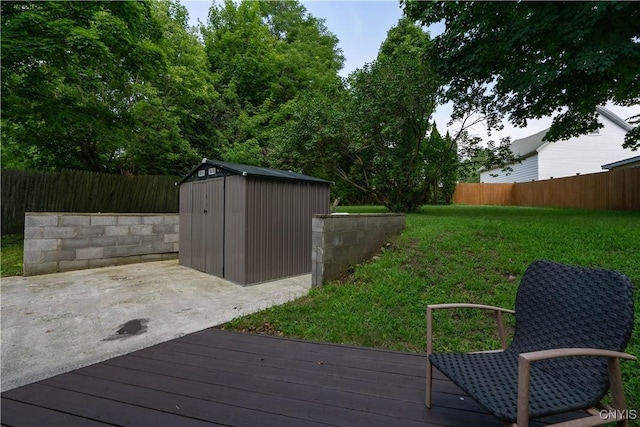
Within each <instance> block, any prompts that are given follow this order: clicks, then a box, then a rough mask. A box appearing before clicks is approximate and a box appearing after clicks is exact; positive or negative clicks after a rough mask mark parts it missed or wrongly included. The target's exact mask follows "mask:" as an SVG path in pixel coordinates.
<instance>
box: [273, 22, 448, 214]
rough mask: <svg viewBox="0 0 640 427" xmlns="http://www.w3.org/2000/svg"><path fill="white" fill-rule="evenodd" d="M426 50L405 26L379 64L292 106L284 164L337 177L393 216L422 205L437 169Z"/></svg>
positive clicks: (419, 35)
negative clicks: (431, 170)
mask: <svg viewBox="0 0 640 427" xmlns="http://www.w3.org/2000/svg"><path fill="white" fill-rule="evenodd" d="M429 43H430V39H429V35H428V34H427V33H424V32H423V31H422V30H421V29H420V28H419V27H417V26H415V25H413V24H412V23H410V22H409V21H406V20H402V21H400V22H399V23H398V25H397V26H396V27H394V28H393V29H391V30H390V31H389V33H388V37H387V40H386V41H385V42H384V43H383V44H382V46H381V48H380V52H379V55H378V59H377V60H376V61H374V62H372V63H370V64H366V65H365V66H364V67H363V68H362V69H359V70H356V71H354V72H353V73H352V74H351V75H350V76H349V78H348V79H347V80H346V81H345V82H343V83H334V84H333V85H329V86H327V87H325V88H323V89H322V90H316V91H314V92H309V95H308V96H303V97H301V98H300V99H299V102H296V103H294V104H290V105H289V106H290V108H291V117H290V120H289V121H288V124H287V126H285V127H283V128H282V129H281V133H280V134H279V139H280V140H281V141H283V143H282V147H283V148H282V150H281V151H280V152H279V155H280V156H281V157H282V159H283V161H288V162H290V163H289V164H290V165H291V164H298V165H305V167H308V168H309V169H310V170H314V169H315V170H317V171H319V172H320V173H323V175H324V174H329V175H330V176H337V177H338V178H339V181H342V182H346V183H349V185H351V186H352V187H353V188H357V189H358V190H359V191H360V192H361V194H362V195H364V197H363V198H365V199H368V200H371V201H375V202H376V203H379V204H382V205H384V206H386V207H388V208H389V209H390V210H392V211H394V212H407V211H413V210H415V209H417V207H418V206H420V205H421V204H423V203H424V201H425V200H426V198H427V193H428V191H427V187H428V184H427V181H426V173H427V164H428V161H430V160H431V161H434V162H435V161H437V160H435V159H429V160H428V159H427V157H426V156H427V150H428V144H429V140H428V132H429V130H430V128H431V123H430V117H431V114H432V112H433V110H434V108H435V99H436V93H437V91H438V87H439V82H438V80H437V76H436V75H435V74H434V73H433V72H432V67H431V63H430V61H429V60H428V58H427V57H426V56H425V55H422V53H421V52H423V51H424V50H425V49H426V47H427V44H429ZM287 166H288V165H287ZM321 176H322V175H321ZM325 176H326V175H325Z"/></svg>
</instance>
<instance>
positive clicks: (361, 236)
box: [356, 229, 370, 243]
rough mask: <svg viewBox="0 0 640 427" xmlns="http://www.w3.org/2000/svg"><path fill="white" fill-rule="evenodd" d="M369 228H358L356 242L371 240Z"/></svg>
mask: <svg viewBox="0 0 640 427" xmlns="http://www.w3.org/2000/svg"><path fill="white" fill-rule="evenodd" d="M369 235H370V233H369V230H360V229H358V230H356V243H360V242H366V241H367V240H369Z"/></svg>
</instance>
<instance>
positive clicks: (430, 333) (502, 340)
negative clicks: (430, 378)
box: [427, 303, 515, 355]
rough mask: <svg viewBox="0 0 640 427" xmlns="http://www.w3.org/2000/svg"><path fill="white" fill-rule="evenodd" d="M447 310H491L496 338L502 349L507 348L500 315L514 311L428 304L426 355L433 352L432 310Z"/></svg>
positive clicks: (476, 305)
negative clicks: (496, 325)
mask: <svg viewBox="0 0 640 427" xmlns="http://www.w3.org/2000/svg"><path fill="white" fill-rule="evenodd" d="M449 308H477V309H481V310H493V311H494V312H495V315H496V323H497V324H498V336H499V337H500V343H501V344H502V349H503V350H504V349H505V348H507V337H506V335H505V332H504V324H503V323H502V313H510V314H515V311H513V310H509V309H507V308H502V307H494V306H492V305H483V304H468V303H454V304H430V305H427V355H430V354H431V353H432V352H433V344H432V337H433V326H432V324H433V322H432V319H433V316H432V312H433V310H439V309H449Z"/></svg>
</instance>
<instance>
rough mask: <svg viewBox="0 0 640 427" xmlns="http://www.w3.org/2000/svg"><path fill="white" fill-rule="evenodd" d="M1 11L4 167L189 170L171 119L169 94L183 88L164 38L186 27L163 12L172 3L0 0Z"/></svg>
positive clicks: (186, 149) (176, 118) (189, 155)
mask: <svg viewBox="0 0 640 427" xmlns="http://www.w3.org/2000/svg"><path fill="white" fill-rule="evenodd" d="M1 8H2V64H1V66H2V77H3V78H2V94H3V96H2V113H3V117H2V119H3V122H2V133H3V161H5V160H8V162H9V164H13V165H18V166H22V167H29V168H41V169H62V168H73V169H86V170H93V171H102V172H121V173H162V174H180V173H182V172H184V171H185V168H188V167H190V166H191V165H192V164H193V162H194V159H195V157H196V153H195V151H194V150H192V149H191V147H190V145H189V141H188V140H186V139H185V138H184V136H183V135H182V133H181V128H180V126H181V123H182V118H181V117H180V115H179V114H175V107H176V106H177V105H178V104H180V102H178V101H177V100H176V98H175V96H171V95H169V94H168V92H169V91H170V89H171V88H178V89H183V88H184V86H182V87H180V86H179V85H175V84H174V85H173V86H172V85H171V82H174V83H175V82H176V81H177V79H176V78H175V77H176V75H177V74H178V73H177V71H176V67H170V66H169V62H170V60H171V59H172V58H171V57H168V56H167V52H169V53H171V52H175V50H177V49H174V50H173V51H172V50H171V49H169V47H170V43H167V42H166V39H164V37H165V36H167V34H168V33H169V32H171V31H174V30H175V31H178V30H179V28H180V26H179V25H173V24H172V22H173V21H172V19H173V18H170V17H169V16H168V15H167V14H168V13H169V12H168V9H169V6H168V3H149V2H72V3H59V2H2V3H1ZM163 12H164V14H165V16H163V15H162V13H163ZM176 18H177V16H176ZM183 21H184V19H183ZM169 27H171V29H170V28H169ZM175 31H174V33H175ZM192 41H193V42H196V43H197V39H195V37H194V38H192ZM174 42H175V39H174ZM182 48H184V46H182V47H180V48H179V49H180V50H182ZM189 53H190V52H186V55H185V56H184V57H185V58H186V57H190V55H189ZM204 64H205V65H206V62H205V63H204ZM191 65H193V64H189V65H187V67H189V66H191ZM193 68H195V67H193ZM204 70H206V68H204ZM184 104H188V102H185V103H184ZM184 104H183V105H184ZM5 148H7V150H6V152H5Z"/></svg>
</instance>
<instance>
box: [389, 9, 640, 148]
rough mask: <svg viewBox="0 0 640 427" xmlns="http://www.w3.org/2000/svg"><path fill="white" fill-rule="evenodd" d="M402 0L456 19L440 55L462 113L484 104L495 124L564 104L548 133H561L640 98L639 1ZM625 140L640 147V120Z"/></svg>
mask: <svg viewBox="0 0 640 427" xmlns="http://www.w3.org/2000/svg"><path fill="white" fill-rule="evenodd" d="M401 2H402V3H403V7H404V13H405V15H406V16H407V17H408V18H410V19H412V20H416V21H420V22H421V23H422V24H425V25H428V24H432V23H436V22H440V21H444V23H445V25H446V30H445V32H444V33H442V34H441V35H439V36H437V37H436V38H435V39H434V42H435V43H434V49H433V50H432V51H431V52H430V54H431V55H432V57H433V58H434V61H435V64H436V65H437V69H438V72H439V73H440V74H441V75H442V76H443V78H444V79H445V81H446V83H447V84H448V88H447V91H446V97H447V99H450V100H453V101H454V113H455V111H458V112H460V111H470V110H475V111H477V112H480V113H482V114H484V115H485V117H486V119H487V123H488V125H489V126H490V127H493V128H495V127H497V126H498V125H499V123H500V121H501V120H502V118H503V117H505V116H508V119H509V120H510V121H511V123H513V124H514V125H516V126H526V124H527V120H528V119H533V118H541V117H545V116H550V115H552V114H553V113H555V112H560V114H559V115H558V116H556V117H555V118H554V120H553V123H552V126H551V129H550V131H549V132H548V133H547V135H546V136H545V139H546V140H550V141H555V140H558V139H565V138H569V137H571V136H576V135H581V134H585V133H589V132H592V131H594V130H596V129H597V128H599V127H601V126H602V125H601V124H599V123H598V122H597V119H596V117H597V115H596V106H598V105H603V104H605V103H606V102H608V101H613V102H615V103H617V104H619V105H626V106H629V105H635V104H638V103H640V73H639V72H638V64H639V63H640V8H639V7H638V6H637V5H636V4H635V3H633V2H617V1H614V2H479V1H470V2H449V1H430V2H418V1H413V0H401ZM639 118H640V116H635V119H636V121H635V122H636V123H637V119H639ZM624 146H625V147H630V148H633V149H637V148H638V147H639V146H640V129H639V128H638V126H636V127H635V128H634V129H633V130H632V131H630V132H629V133H628V134H627V136H626V139H625V143H624Z"/></svg>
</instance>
